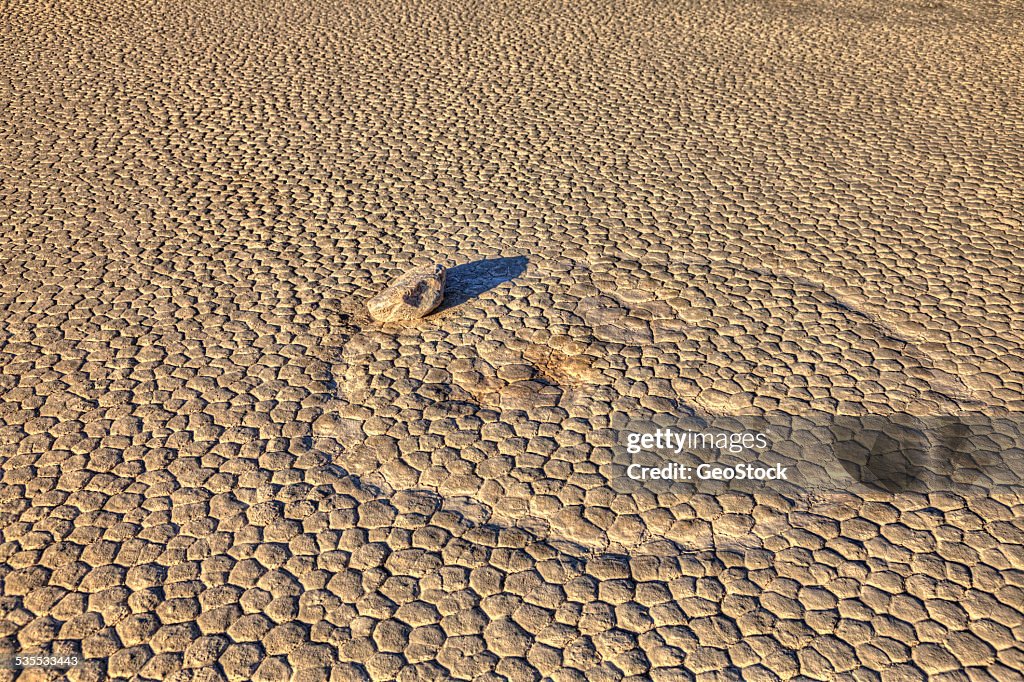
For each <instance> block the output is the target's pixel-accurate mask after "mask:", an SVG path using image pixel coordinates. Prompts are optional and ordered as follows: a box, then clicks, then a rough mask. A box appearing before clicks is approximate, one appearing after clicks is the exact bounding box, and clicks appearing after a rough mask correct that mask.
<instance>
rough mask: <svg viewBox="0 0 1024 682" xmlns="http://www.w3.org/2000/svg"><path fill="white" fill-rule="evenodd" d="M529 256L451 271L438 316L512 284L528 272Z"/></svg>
mask: <svg viewBox="0 0 1024 682" xmlns="http://www.w3.org/2000/svg"><path fill="white" fill-rule="evenodd" d="M528 262H529V261H528V260H527V258H526V256H510V257H508V258H490V259H487V260H480V261H475V262H473V263H464V264H463V265H456V266H455V267H454V268H451V269H450V270H448V273H447V277H446V282H445V292H444V302H443V303H442V304H441V306H440V307H439V308H438V309H437V310H436V311H435V312H442V311H445V310H449V309H451V308H454V307H455V306H458V305H462V304H463V303H465V302H466V301H469V300H470V299H472V298H476V297H477V296H479V295H480V294H483V293H485V292H488V291H490V290H491V289H493V288H495V287H496V286H498V285H500V284H504V283H505V282H510V281H512V280H513V279H515V278H516V277H519V276H520V275H522V274H523V273H524V272H526V265H527V263H528Z"/></svg>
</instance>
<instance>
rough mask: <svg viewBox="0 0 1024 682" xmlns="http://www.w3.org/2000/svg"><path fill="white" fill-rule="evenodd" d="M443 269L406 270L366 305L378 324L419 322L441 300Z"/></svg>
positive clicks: (433, 267)
mask: <svg viewBox="0 0 1024 682" xmlns="http://www.w3.org/2000/svg"><path fill="white" fill-rule="evenodd" d="M444 279H445V269H444V266H442V265H427V266H423V267H419V268H414V269H412V270H409V271H408V272H406V273H405V274H403V275H401V276H400V277H399V278H398V279H396V280H395V281H394V282H392V283H391V284H390V285H389V286H388V287H387V288H386V289H384V291H382V292H380V293H379V294H377V295H376V296H374V297H373V298H371V299H370V300H369V301H367V303H366V307H367V308H368V309H369V311H370V316H371V317H373V319H375V320H377V321H378V322H400V321H403V320H418V319H419V318H421V317H424V316H426V315H427V314H428V313H429V312H430V311H432V310H434V308H436V307H437V306H439V305H441V301H442V300H444Z"/></svg>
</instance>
